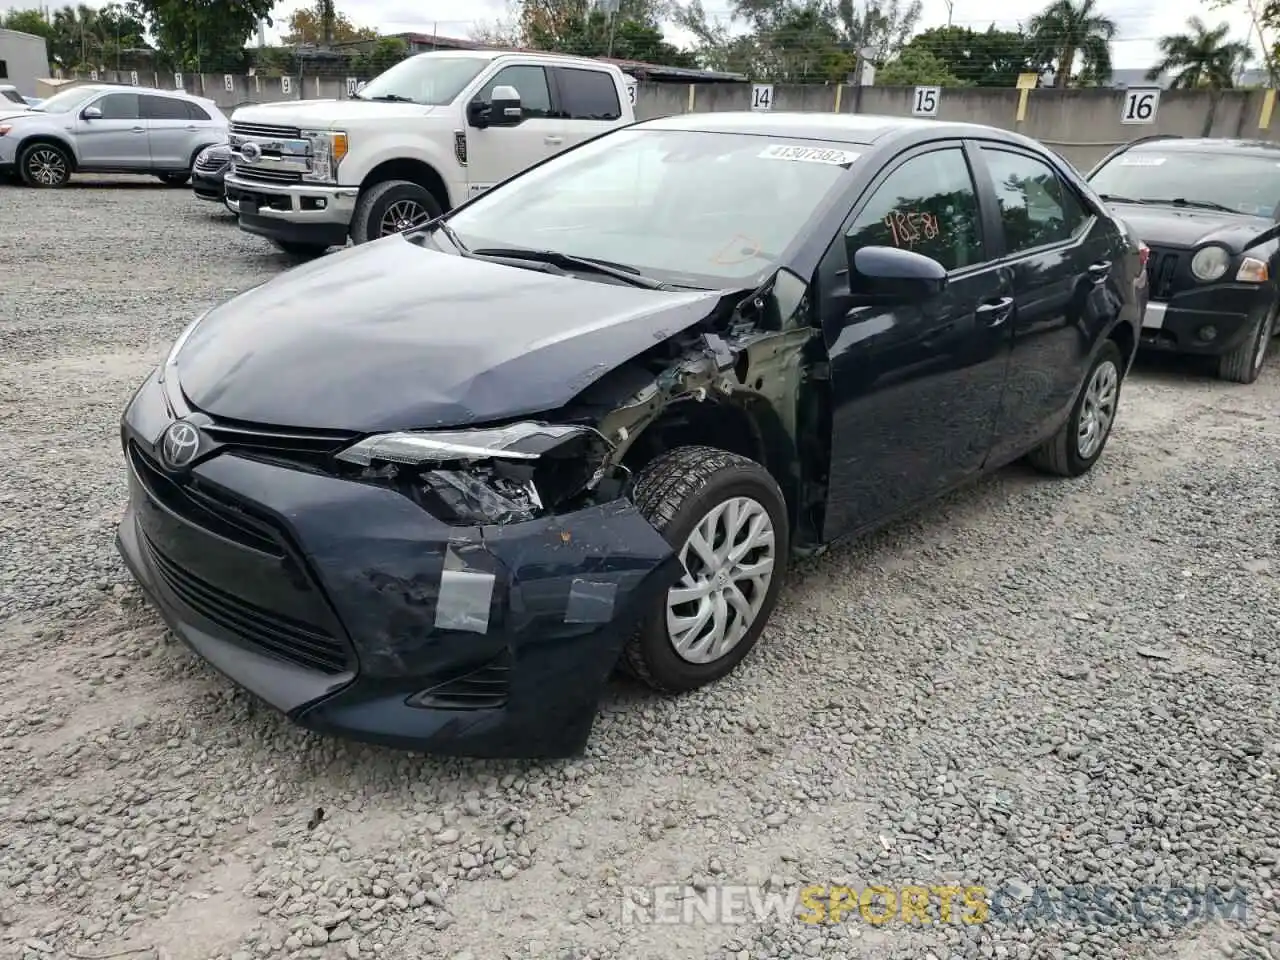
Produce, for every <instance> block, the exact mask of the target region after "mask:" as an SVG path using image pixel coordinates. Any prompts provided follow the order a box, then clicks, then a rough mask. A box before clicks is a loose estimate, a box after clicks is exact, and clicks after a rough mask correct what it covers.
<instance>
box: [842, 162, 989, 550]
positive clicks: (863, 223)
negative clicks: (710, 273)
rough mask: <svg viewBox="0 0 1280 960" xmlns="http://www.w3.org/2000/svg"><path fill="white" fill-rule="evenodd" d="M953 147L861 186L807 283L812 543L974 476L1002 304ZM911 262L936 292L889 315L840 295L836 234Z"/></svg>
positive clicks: (969, 185) (966, 174) (977, 212)
mask: <svg viewBox="0 0 1280 960" xmlns="http://www.w3.org/2000/svg"><path fill="white" fill-rule="evenodd" d="M984 222H985V221H984V217H983V209H982V205H981V200H980V198H979V194H978V191H977V189H976V188H975V184H974V178H973V171H972V166H971V162H970V158H969V156H968V152H967V150H966V148H965V147H964V145H963V144H962V143H961V142H960V141H958V140H953V141H939V142H935V143H931V144H928V145H926V146H923V147H918V148H916V149H914V150H912V151H909V152H907V153H905V154H902V155H900V156H899V157H898V158H896V159H895V160H894V161H892V162H891V163H890V164H888V165H887V166H886V167H885V169H884V171H883V172H882V173H881V174H880V176H879V177H878V179H877V180H876V181H875V182H873V185H872V186H871V188H870V189H869V191H868V192H867V193H866V194H864V195H863V198H862V199H861V200H860V201H859V205H858V206H856V207H855V208H854V210H853V211H852V213H851V215H850V217H849V219H848V220H847V221H846V222H845V226H844V228H843V230H842V232H841V233H840V234H838V235H837V236H836V237H835V239H834V240H833V241H832V243H831V246H830V247H829V248H828V250H827V253H826V255H825V256H824V257H823V261H822V264H821V265H820V267H819V270H818V278H819V282H818V285H819V290H820V303H821V311H822V322H823V333H824V337H825V340H826V344H827V352H828V356H829V360H830V377H831V396H832V401H831V403H832V411H831V417H832V422H831V467H830V475H829V484H828V504H827V515H826V521H825V523H824V531H823V532H824V536H825V537H826V538H834V537H837V536H842V535H845V534H849V533H854V532H856V531H858V530H861V529H864V528H867V527H870V526H874V525H877V524H879V523H881V522H883V521H884V520H887V519H889V518H890V517H892V516H894V515H896V514H898V513H901V512H903V511H904V510H907V509H909V508H910V507H912V506H914V505H916V504H918V503H920V502H922V501H924V500H927V499H930V498H932V497H934V496H936V495H938V494H939V493H941V492H942V491H944V490H946V489H949V488H950V487H953V486H955V485H957V484H958V483H960V482H962V481H963V480H965V479H966V478H968V477H970V476H972V475H973V474H975V473H977V472H978V470H979V469H980V468H981V466H982V464H983V462H984V461H985V460H986V458H987V454H988V452H989V450H990V447H991V441H992V437H993V434H994V428H995V419H996V415H997V412H998V411H999V409H1000V395H1001V391H1002V389H1003V386H1004V377H1005V368H1006V365H1007V363H1008V347H1009V338H1008V332H1007V326H1006V325H1004V324H1003V323H1002V320H1003V319H1004V318H1005V317H1007V316H1008V313H1009V310H1010V309H1011V307H1012V298H1011V297H1010V295H1009V292H1008V290H1007V289H1006V287H1005V284H1004V282H1003V281H1002V278H1001V275H1000V271H999V270H998V268H997V267H996V266H995V265H994V264H993V263H992V262H991V257H990V254H989V252H988V247H987V240H986V236H985V234H986V230H985V227H984ZM846 233H847V234H849V235H850V236H852V237H853V238H854V239H855V240H856V241H857V243H858V245H859V246H873V245H874V246H890V247H901V248H905V249H910V250H914V251H915V252H917V253H921V254H924V255H925V256H928V257H932V258H933V259H935V260H937V261H938V262H939V263H941V264H942V265H943V266H944V267H946V268H947V272H948V277H949V283H948V289H947V290H946V291H945V292H944V293H943V294H942V295H941V296H940V297H938V298H937V299H936V300H933V301H930V302H927V303H918V304H903V305H897V306H893V307H884V306H877V305H869V304H866V303H865V302H860V301H859V300H858V298H857V296H856V295H854V294H852V293H851V292H850V285H849V271H848V263H847V257H846V253H845V246H844V235H845V234H846Z"/></svg>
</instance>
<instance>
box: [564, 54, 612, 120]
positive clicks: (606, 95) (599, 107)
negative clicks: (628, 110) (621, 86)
mask: <svg viewBox="0 0 1280 960" xmlns="http://www.w3.org/2000/svg"><path fill="white" fill-rule="evenodd" d="M554 69H555V72H556V84H557V85H558V86H559V87H560V112H559V114H558V116H560V117H562V118H564V119H565V120H617V119H618V118H619V117H621V116H622V104H621V103H620V102H619V100H618V88H617V86H616V85H615V84H614V82H613V77H612V76H611V75H610V74H607V73H603V72H601V71H599V70H577V69H574V68H572V67H555V68H554Z"/></svg>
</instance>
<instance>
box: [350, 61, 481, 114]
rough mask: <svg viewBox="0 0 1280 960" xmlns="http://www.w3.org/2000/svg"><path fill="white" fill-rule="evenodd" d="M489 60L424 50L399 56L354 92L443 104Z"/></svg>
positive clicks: (370, 96) (362, 96)
mask: <svg viewBox="0 0 1280 960" xmlns="http://www.w3.org/2000/svg"><path fill="white" fill-rule="evenodd" d="M487 63H489V61H488V60H484V59H481V58H479V57H441V56H436V55H434V54H430V53H426V54H421V55H419V56H416V57H410V58H409V59H408V60H401V61H400V62H399V63H397V64H396V65H395V66H394V67H392V68H391V69H390V70H387V71H385V72H383V73H380V74H378V75H377V76H376V77H374V78H373V79H372V80H370V81H369V83H368V84H367V85H366V86H365V88H364V89H363V90H361V91H360V92H359V93H358V94H357V95H356V97H357V99H360V100H391V101H395V102H399V103H421V104H423V105H424V106H435V107H439V106H444V105H445V104H448V103H453V101H454V98H455V97H457V95H458V94H460V93H461V92H462V88H463V87H465V86H466V85H467V84H468V83H470V82H471V81H472V80H474V79H475V77H476V75H477V74H479V73H480V71H481V70H483V69H484V67H485V65H486V64H487Z"/></svg>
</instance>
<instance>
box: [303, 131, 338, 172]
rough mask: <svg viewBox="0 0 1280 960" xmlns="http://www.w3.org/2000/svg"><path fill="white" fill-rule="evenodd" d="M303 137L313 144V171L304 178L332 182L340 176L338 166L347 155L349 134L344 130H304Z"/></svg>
mask: <svg viewBox="0 0 1280 960" xmlns="http://www.w3.org/2000/svg"><path fill="white" fill-rule="evenodd" d="M302 138H303V139H304V140H307V141H309V142H310V144H311V172H310V173H306V174H303V177H302V179H304V180H310V181H313V182H318V183H332V182H333V181H335V180H336V179H337V178H338V166H339V165H340V164H341V163H342V158H343V157H345V156H346V155H347V134H346V131H343V130H303V131H302Z"/></svg>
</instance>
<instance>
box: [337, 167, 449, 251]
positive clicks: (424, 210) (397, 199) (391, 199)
mask: <svg viewBox="0 0 1280 960" xmlns="http://www.w3.org/2000/svg"><path fill="white" fill-rule="evenodd" d="M442 212H443V211H442V210H441V209H440V204H439V203H438V202H437V200H436V198H435V197H433V196H432V195H431V192H430V191H429V190H427V188H426V187H422V186H419V185H418V184H416V183H411V182H409V181H408V180H388V181H386V182H385V183H376V184H374V185H373V186H372V187H370V188H369V189H368V190H366V191H364V193H363V194H362V195H361V196H360V202H359V203H357V204H356V212H355V216H353V217H352V218H351V242H352V243H368V242H369V241H370V240H377V239H378V238H379V237H389V236H391V235H392V234H393V233H403V232H404V231H405V230H408V229H410V228H412V227H417V226H421V225H422V224H424V223H426V222H427V221H428V220H434V219H435V218H436V217H438V216H440V214H441V213H442Z"/></svg>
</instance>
